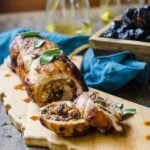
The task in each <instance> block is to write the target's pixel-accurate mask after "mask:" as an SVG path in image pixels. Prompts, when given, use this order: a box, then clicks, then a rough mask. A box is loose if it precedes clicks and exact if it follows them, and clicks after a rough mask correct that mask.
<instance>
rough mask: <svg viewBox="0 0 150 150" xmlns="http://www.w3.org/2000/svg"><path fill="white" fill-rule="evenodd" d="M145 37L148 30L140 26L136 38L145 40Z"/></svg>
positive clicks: (136, 31)
mask: <svg viewBox="0 0 150 150" xmlns="http://www.w3.org/2000/svg"><path fill="white" fill-rule="evenodd" d="M145 38H146V32H145V31H144V30H143V29H141V28H138V29H136V30H135V39H136V40H141V41H143V40H145Z"/></svg>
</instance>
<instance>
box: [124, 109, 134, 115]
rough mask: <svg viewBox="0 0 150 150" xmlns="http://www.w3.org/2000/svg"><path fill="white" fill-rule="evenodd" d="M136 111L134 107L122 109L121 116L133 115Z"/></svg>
mask: <svg viewBox="0 0 150 150" xmlns="http://www.w3.org/2000/svg"><path fill="white" fill-rule="evenodd" d="M135 113H136V109H135V108H128V109H124V110H123V116H127V115H134V114H135Z"/></svg>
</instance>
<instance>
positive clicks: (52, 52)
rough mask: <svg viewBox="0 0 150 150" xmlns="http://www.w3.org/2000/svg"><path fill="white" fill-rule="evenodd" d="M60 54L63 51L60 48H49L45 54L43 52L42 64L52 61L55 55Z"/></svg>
mask: <svg viewBox="0 0 150 150" xmlns="http://www.w3.org/2000/svg"><path fill="white" fill-rule="evenodd" d="M60 54H61V51H60V49H58V48H54V49H49V50H47V51H45V52H44V53H43V54H41V56H40V64H41V65H45V64H47V63H49V62H50V61H52V60H53V59H54V57H56V56H60Z"/></svg>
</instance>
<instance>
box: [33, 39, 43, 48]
mask: <svg viewBox="0 0 150 150" xmlns="http://www.w3.org/2000/svg"><path fill="white" fill-rule="evenodd" d="M44 42H45V40H36V41H34V42H33V46H34V48H39V47H41V46H42V45H43V44H44Z"/></svg>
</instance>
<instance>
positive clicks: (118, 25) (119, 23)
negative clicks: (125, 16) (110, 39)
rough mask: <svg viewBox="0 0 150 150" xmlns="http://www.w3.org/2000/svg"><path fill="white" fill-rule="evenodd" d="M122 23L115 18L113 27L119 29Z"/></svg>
mask: <svg viewBox="0 0 150 150" xmlns="http://www.w3.org/2000/svg"><path fill="white" fill-rule="evenodd" d="M121 25H122V21H119V20H115V21H113V22H112V24H111V27H110V28H111V29H118V28H119V27H120V26H121Z"/></svg>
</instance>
